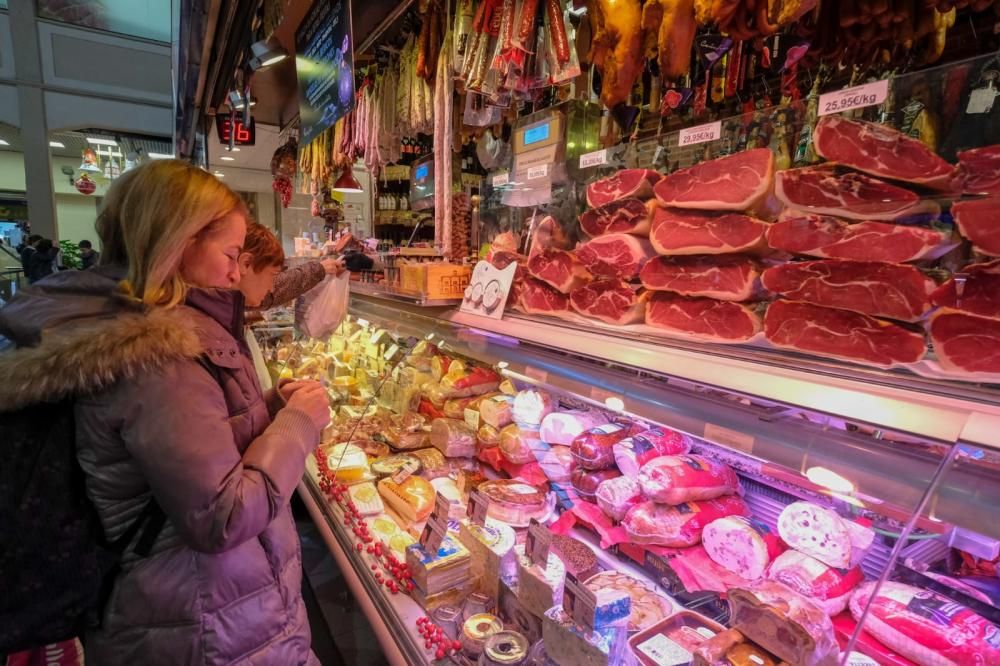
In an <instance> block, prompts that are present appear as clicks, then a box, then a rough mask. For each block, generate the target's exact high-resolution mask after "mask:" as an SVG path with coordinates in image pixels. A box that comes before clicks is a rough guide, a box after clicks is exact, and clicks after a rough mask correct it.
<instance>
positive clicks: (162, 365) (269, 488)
mask: <svg viewBox="0 0 1000 666" xmlns="http://www.w3.org/2000/svg"><path fill="white" fill-rule="evenodd" d="M246 218H247V214H246V210H245V208H244V207H243V204H242V203H241V201H240V199H239V197H237V196H236V195H235V194H234V193H233V192H232V191H231V190H229V189H228V188H227V187H226V186H225V185H223V184H222V183H220V182H219V181H218V179H216V178H214V177H213V176H211V175H209V174H208V173H205V172H204V171H202V170H200V169H197V168H194V167H192V166H190V165H186V164H184V163H182V162H178V161H173V160H160V161H156V162H153V163H151V164H147V165H144V166H141V167H139V168H137V169H135V170H133V171H129V172H128V173H126V174H124V175H123V176H122V177H121V178H119V179H118V180H116V181H115V183H114V185H112V187H111V189H110V190H109V192H108V195H107V196H106V197H105V199H104V202H103V207H102V210H101V212H100V214H99V216H98V222H97V230H98V234H99V235H100V238H101V245H102V249H103V252H102V256H101V265H100V266H98V267H97V268H95V269H93V270H90V271H82V272H80V271H67V272H63V273H59V274H57V275H53V276H51V277H49V278H47V279H45V280H42V281H41V282H39V283H38V284H37V285H35V286H33V287H31V288H29V289H26V290H24V291H23V292H21V294H19V295H18V297H17V298H15V299H14V300H13V301H12V302H11V303H10V305H8V306H7V307H6V308H4V309H3V310H2V311H0V334H3V335H5V336H7V337H8V338H11V339H12V340H13V341H14V342H15V343H16V344H17V345H18V348H17V349H16V350H15V351H13V352H9V353H6V354H3V355H0V376H2V377H4V380H5V381H4V382H2V383H0V404H4V405H5V408H7V409H16V408H17V407H19V406H25V405H30V404H35V403H38V402H41V401H48V400H58V399H62V398H66V397H72V398H73V399H74V400H75V417H76V445H77V458H78V460H79V462H80V464H81V466H82V468H83V470H84V473H85V476H86V486H87V495H88V497H89V498H90V499H91V500H92V501H93V504H94V505H95V507H96V508H97V511H98V513H99V516H100V519H101V524H102V526H103V527H104V530H105V536H106V537H107V538H108V539H109V540H114V539H116V538H117V537H118V536H120V535H121V534H123V533H125V532H126V530H127V529H128V527H129V526H130V525H131V524H132V523H133V522H134V521H135V519H136V517H137V516H138V515H139V514H140V513H142V512H143V510H144V509H145V508H146V507H147V506H158V507H159V508H160V509H161V510H162V514H163V515H165V523H164V524H163V526H162V528H161V529H160V530H159V532H158V533H156V535H155V540H154V541H152V542H151V545H150V544H145V546H144V547H142V548H139V545H141V544H137V543H133V546H132V547H130V549H129V550H127V551H126V554H125V555H124V558H123V561H122V568H121V571H120V572H119V573H118V574H117V577H116V579H115V581H114V586H113V588H112V590H111V594H110V597H109V598H108V600H107V602H106V604H105V607H104V612H103V617H102V624H101V626H100V627H99V628H98V629H96V630H95V631H93V632H92V633H91V634H88V637H87V641H86V651H87V660H88V661H91V662H92V663H96V664H101V665H102V666H109V665H112V666H113V665H115V664H229V663H234V662H239V663H259V664H306V663H308V664H315V663H318V662H317V660H316V658H315V656H314V655H313V654H312V652H311V650H310V634H309V626H308V623H307V620H306V614H305V607H304V605H303V602H302V598H301V591H300V581H301V575H302V565H301V555H300V546H299V541H298V537H297V535H296V532H295V525H294V522H293V520H292V515H291V510H290V508H289V505H288V501H289V498H290V497H291V495H292V493H293V492H294V490H295V487H296V484H297V483H298V481H299V479H300V478H301V476H302V473H303V469H304V465H305V458H306V455H307V454H308V453H309V452H310V451H311V450H312V449H313V448H314V447H315V446H316V444H317V443H318V442H319V434H320V431H321V430H322V428H323V427H324V426H325V425H326V424H327V422H328V420H329V405H328V403H327V399H326V396H325V393H324V392H323V390H322V388H321V387H320V386H319V385H318V384H315V383H307V382H298V383H293V384H289V385H286V386H283V387H282V388H281V389H280V394H277V393H271V394H268V395H266V396H265V395H263V394H262V392H261V390H260V387H259V385H258V383H257V380H256V378H255V374H254V372H253V366H252V363H251V360H250V358H249V357H248V355H247V353H246V348H245V345H244V344H243V342H242V335H243V331H242V316H243V311H242V299H241V298H240V296H239V292H238V291H235V290H233V288H234V287H235V286H237V283H238V281H239V276H240V272H239V267H238V263H237V260H238V257H239V254H240V252H241V248H242V246H243V241H244V235H245V233H246V221H247V220H246ZM151 499H152V500H155V505H154V504H152V503H151V502H150V500H151ZM144 532H148V530H144ZM141 536H142V533H140V538H139V539H136V541H137V542H141V540H142V539H141ZM136 550H140V551H142V552H144V551H148V554H146V555H142V554H139V553H136V552H135V551H136Z"/></svg>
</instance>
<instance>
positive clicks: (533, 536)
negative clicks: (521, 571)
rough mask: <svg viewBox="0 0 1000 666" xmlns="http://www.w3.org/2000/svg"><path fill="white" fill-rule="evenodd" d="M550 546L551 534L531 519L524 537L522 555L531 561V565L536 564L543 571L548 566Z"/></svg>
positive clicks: (547, 529)
mask: <svg viewBox="0 0 1000 666" xmlns="http://www.w3.org/2000/svg"><path fill="white" fill-rule="evenodd" d="M551 545H552V532H550V531H549V528H547V527H546V526H545V525H542V524H541V523H540V522H538V521H537V520H535V519H534V518H532V519H531V525H529V526H528V533H527V535H525V537H524V553H525V555H527V556H528V559H529V560H531V563H532V564H537V565H539V566H540V567H542V568H543V569H544V568H546V567H547V566H548V561H549V547H550V546H551Z"/></svg>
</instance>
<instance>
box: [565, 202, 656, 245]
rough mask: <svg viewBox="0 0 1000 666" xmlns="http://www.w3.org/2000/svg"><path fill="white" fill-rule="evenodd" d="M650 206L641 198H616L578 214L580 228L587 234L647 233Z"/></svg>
mask: <svg viewBox="0 0 1000 666" xmlns="http://www.w3.org/2000/svg"><path fill="white" fill-rule="evenodd" d="M650 217H651V211H650V206H648V205H647V204H646V202H645V201H643V200H642V199H635V198H632V197H629V198H626V199H618V200H617V201H612V202H611V203H609V204H605V205H604V206H601V207H599V208H591V209H590V210H587V211H584V212H583V213H581V215H580V218H579V219H580V228H581V229H583V232H584V233H585V234H587V235H588V236H591V237H594V236H601V235H603V234H614V233H621V234H633V235H635V236H648V235H649V221H650Z"/></svg>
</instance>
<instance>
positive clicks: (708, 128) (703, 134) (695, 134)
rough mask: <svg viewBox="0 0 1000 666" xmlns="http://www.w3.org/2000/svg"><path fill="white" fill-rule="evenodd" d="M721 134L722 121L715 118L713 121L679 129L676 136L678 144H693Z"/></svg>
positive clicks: (716, 137)
mask: <svg viewBox="0 0 1000 666" xmlns="http://www.w3.org/2000/svg"><path fill="white" fill-rule="evenodd" d="M721 135H722V121H721V120H716V121H715V122H714V123H705V124H704V125H695V126H694V127H688V128H687V129H683V130H681V133H680V135H679V136H678V137H677V145H678V146H693V145H695V144H697V143H705V142H706V141H715V140H716V139H718V138H719V137H720V136H721Z"/></svg>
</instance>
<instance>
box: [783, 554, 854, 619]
mask: <svg viewBox="0 0 1000 666" xmlns="http://www.w3.org/2000/svg"><path fill="white" fill-rule="evenodd" d="M767 577H768V579H770V580H776V581H778V582H779V583H784V584H785V585H787V586H788V587H790V588H792V589H793V590H795V591H796V592H798V593H799V594H801V595H804V596H806V597H809V598H810V599H812V600H813V601H815V602H816V603H817V604H819V605H820V607H821V608H822V609H823V610H824V611H825V612H826V614H827V615H829V616H830V617H833V616H834V615H838V614H840V613H842V612H843V611H844V609H845V608H847V603H848V602H849V601H850V600H851V594H852V593H853V592H854V590H855V588H857V586H858V585H859V584H861V583H862V582H863V581H864V579H865V575H864V573H863V572H862V571H861V567H860V566H854V567H851V568H850V569H838V568H836V567H831V566H830V565H828V564H824V563H823V562H820V561H819V560H817V559H816V558H815V557H811V556H809V555H806V554H805V553H800V552H799V551H797V550H786V551H785V552H784V553H782V554H781V555H779V556H778V557H776V558H775V559H774V561H773V562H771V566H770V567H769V568H768V570H767Z"/></svg>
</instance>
